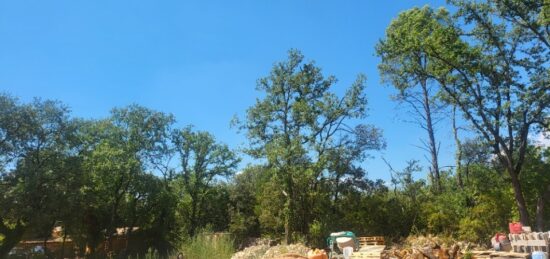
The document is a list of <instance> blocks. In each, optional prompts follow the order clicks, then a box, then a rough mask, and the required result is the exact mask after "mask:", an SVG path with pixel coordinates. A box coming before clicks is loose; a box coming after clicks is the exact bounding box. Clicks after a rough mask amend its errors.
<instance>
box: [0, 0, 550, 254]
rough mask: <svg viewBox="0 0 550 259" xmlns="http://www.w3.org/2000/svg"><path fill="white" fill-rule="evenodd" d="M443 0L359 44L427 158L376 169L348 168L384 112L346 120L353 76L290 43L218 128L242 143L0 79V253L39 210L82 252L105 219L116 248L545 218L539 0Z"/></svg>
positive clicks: (43, 227)
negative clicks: (82, 108) (445, 2)
mask: <svg viewBox="0 0 550 259" xmlns="http://www.w3.org/2000/svg"><path fill="white" fill-rule="evenodd" d="M450 4H452V5H453V6H454V7H453V8H454V9H453V10H454V11H453V12H451V11H449V10H446V9H443V8H440V9H432V8H431V7H428V6H425V7H422V8H413V9H410V10H407V11H404V12H402V13H400V14H399V15H398V16H397V17H396V18H395V19H394V21H393V22H392V23H391V24H390V25H389V27H388V28H387V30H386V35H385V37H384V38H383V39H380V42H379V44H378V46H377V48H376V53H377V54H378V56H379V58H380V64H379V71H380V74H381V75H382V77H383V79H384V82H385V83H386V84H387V85H388V87H394V88H395V89H396V90H397V91H396V92H397V94H396V95H395V96H392V98H393V100H395V102H396V104H400V105H399V106H398V107H400V112H401V111H402V112H403V114H404V116H408V117H409V119H410V120H411V121H412V122H413V124H411V126H414V127H420V128H422V129H423V130H425V138H423V139H422V140H419V143H420V144H419V152H425V154H426V157H427V160H428V161H429V167H422V166H420V162H419V161H415V160H410V161H408V162H407V166H406V167H404V168H395V167H392V165H391V164H388V171H389V174H390V177H388V178H390V179H391V180H390V181H387V182H385V181H383V180H380V179H369V178H368V177H367V172H366V169H365V168H364V166H365V165H368V163H369V158H371V157H372V154H374V153H375V152H377V151H379V150H383V149H384V148H385V147H386V143H385V141H384V136H383V129H382V128H379V127H378V126H377V125H369V124H365V123H363V122H364V121H365V118H366V117H367V110H368V96H366V94H365V87H366V76H364V75H357V79H356V81H355V82H354V83H353V84H352V85H350V86H348V87H347V88H346V89H347V90H346V91H345V93H344V94H342V95H339V94H336V93H335V91H334V90H333V89H334V86H335V85H337V84H338V83H337V80H336V78H335V77H334V76H331V75H329V73H330V71H322V69H321V67H320V66H319V65H317V64H316V63H315V62H313V61H309V60H308V59H307V58H305V57H304V56H303V55H302V53H301V52H300V51H298V50H294V49H293V50H290V51H289V52H288V58H287V59H286V60H284V61H281V62H278V63H275V64H274V66H273V68H272V70H271V71H270V72H269V73H268V74H267V75H266V76H265V77H261V78H260V79H259V80H258V83H257V86H256V88H257V90H258V91H259V94H260V96H261V97H260V98H258V99H257V100H256V103H255V104H254V105H253V106H251V107H249V108H248V109H247V110H246V111H235V112H237V113H238V114H239V115H238V116H236V118H235V119H234V120H233V121H232V122H231V125H232V127H231V129H228V130H234V131H237V132H239V133H240V134H243V135H244V136H246V139H247V146H246V148H245V149H244V150H236V149H232V148H231V147H229V146H227V145H226V144H224V143H221V142H219V141H218V140H217V139H216V137H215V136H213V135H212V134H210V133H209V132H205V131H200V130H197V129H195V128H194V127H192V126H187V127H183V128H178V127H176V125H177V124H176V118H174V116H173V115H171V114H167V113H163V112H158V111H155V110H152V109H149V108H147V107H143V106H140V105H129V106H127V107H119V108H114V109H112V111H111V113H110V115H109V116H108V117H105V118H96V119H82V118H78V117H75V116H73V115H71V112H70V109H69V107H67V106H65V105H64V104H63V103H61V102H58V101H54V100H43V99H40V98H37V99H35V100H34V101H31V102H22V101H20V100H19V99H18V98H17V97H15V96H12V95H10V94H9V93H4V94H1V95H0V107H1V108H0V194H1V195H0V208H1V210H0V257H2V258H3V257H4V256H5V255H6V254H7V253H8V252H9V251H10V250H11V249H12V248H13V247H14V246H15V245H16V244H17V243H18V242H19V241H21V240H23V239H47V238H48V237H49V236H50V234H51V231H52V228H53V227H56V226H62V227H63V235H64V236H70V238H71V239H72V240H74V242H75V243H76V244H78V247H80V248H81V251H80V253H81V254H85V253H87V254H88V255H90V256H94V255H98V256H102V253H103V250H99V249H98V247H99V246H100V244H104V243H105V242H106V243H108V242H109V241H110V238H111V237H112V234H113V233H115V232H116V229H117V228H121V227H127V228H128V229H130V231H127V232H126V233H125V235H127V238H128V240H130V242H136V243H135V244H134V245H133V246H132V245H129V247H131V249H129V250H128V251H126V252H125V253H127V254H135V253H144V252H146V251H147V250H149V249H155V250H156V251H158V252H159V253H161V254H162V255H166V254H168V253H170V252H171V251H174V250H177V249H179V247H180V245H181V244H182V243H184V242H186V241H188V240H190V239H191V238H192V237H194V236H196V235H197V234H198V233H201V232H203V231H211V232H229V233H231V236H232V237H233V238H234V239H235V243H236V244H237V245H239V244H242V243H244V242H245V241H246V240H247V238H250V237H260V236H262V237H271V238H273V239H276V240H281V242H286V243H293V242H304V243H307V244H310V245H311V246H316V247H322V246H323V244H324V239H325V238H326V236H327V235H328V234H329V233H330V232H334V231H339V230H352V231H354V232H355V233H357V234H358V235H382V236H385V237H387V238H388V239H394V240H396V239H399V238H401V237H406V236H408V235H412V234H437V235H444V236H449V237H453V238H457V239H461V240H468V241H472V242H481V243H483V242H487V241H488V239H489V238H490V237H491V236H492V235H493V234H494V233H495V232H498V231H501V232H504V231H505V230H506V229H507V226H508V223H509V222H511V221H520V222H521V223H523V224H524V225H529V226H532V227H533V228H534V229H539V230H547V229H548V228H549V227H550V216H548V215H550V147H548V146H544V145H539V144H537V143H536V142H534V140H533V139H534V137H533V136H536V135H538V134H545V133H546V134H547V133H548V132H550V128H549V123H550V119H549V118H550V115H549V112H550V28H549V27H550V7H549V6H550V2H548V0H523V1H519V0H499V1H488V2H477V1H476V2H471V1H460V0H453V1H451V2H450ZM343 40H345V39H343ZM259 76H261V75H259ZM251 87H254V86H251ZM340 87H344V86H340ZM178 119H179V120H181V121H180V122H185V118H178ZM436 130H439V131H449V132H450V133H451V134H452V135H453V136H454V142H455V146H456V154H455V158H456V159H455V165H454V166H452V167H442V166H440V165H439V163H438V156H439V155H440V154H439V141H438V139H437V138H436V136H437V135H436V134H434V132H435V131H436ZM243 156H249V157H251V158H252V159H253V161H254V163H252V164H249V165H246V166H245V165H241V157H243ZM393 159H394V160H395V159H397V158H393ZM398 159H402V160H407V158H406V157H403V158H398ZM241 168H244V169H243V170H240V169H241ZM238 170H239V171H238ZM417 175H426V177H414V176H417ZM133 229H136V231H133Z"/></svg>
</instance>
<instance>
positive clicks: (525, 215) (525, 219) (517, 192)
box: [507, 167, 530, 226]
mask: <svg viewBox="0 0 550 259" xmlns="http://www.w3.org/2000/svg"><path fill="white" fill-rule="evenodd" d="M507 170H508V174H509V175H510V178H511V180H512V188H513V189H514V198H515V200H516V205H517V206H518V211H519V220H520V222H521V224H522V225H524V226H530V224H529V211H527V205H526V203H525V198H524V197H523V191H522V189H521V183H520V182H519V179H518V174H517V172H516V171H515V170H514V169H513V168H510V167H508V169H507Z"/></svg>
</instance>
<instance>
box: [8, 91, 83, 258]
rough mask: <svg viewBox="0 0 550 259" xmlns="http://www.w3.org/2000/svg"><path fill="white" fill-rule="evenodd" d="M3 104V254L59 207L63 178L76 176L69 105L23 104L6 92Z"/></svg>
mask: <svg viewBox="0 0 550 259" xmlns="http://www.w3.org/2000/svg"><path fill="white" fill-rule="evenodd" d="M0 107H1V108H2V109H0V149H1V152H0V165H1V166H2V167H1V168H0V172H1V175H0V192H1V193H2V195H1V196H0V207H2V210H1V211H0V234H1V235H2V236H3V237H4V239H3V240H2V242H1V243H0V257H5V256H6V254H7V253H8V252H9V251H10V250H11V248H12V247H13V246H15V245H16V244H17V243H18V242H19V240H20V239H21V238H22V236H23V234H24V233H25V231H26V230H27V229H28V228H30V227H34V226H35V225H36V224H40V223H44V222H43V221H42V220H43V219H52V218H54V215H56V213H57V211H58V210H59V209H60V204H59V199H60V196H59V194H60V193H62V191H63V190H62V189H61V188H62V185H63V184H62V183H63V182H62V181H69V180H70V179H74V178H73V177H70V176H68V173H69V172H71V173H72V172H74V171H70V170H66V169H67V168H66V167H65V162H66V161H67V160H68V159H69V157H70V156H71V152H70V151H71V146H70V143H72V142H71V141H70V138H71V135H72V134H73V132H74V128H73V127H72V125H71V123H70V120H69V118H68V113H69V112H68V109H67V108H66V107H64V106H63V105H61V104H60V103H59V102H56V101H48V100H46V101H43V100H40V99H35V100H34V101H33V102H31V103H28V104H21V103H19V101H18V100H17V99H15V98H13V97H11V96H8V95H4V94H2V95H0ZM58 191H59V193H58ZM53 220H55V219H53ZM48 224H50V223H48ZM52 224H53V223H52Z"/></svg>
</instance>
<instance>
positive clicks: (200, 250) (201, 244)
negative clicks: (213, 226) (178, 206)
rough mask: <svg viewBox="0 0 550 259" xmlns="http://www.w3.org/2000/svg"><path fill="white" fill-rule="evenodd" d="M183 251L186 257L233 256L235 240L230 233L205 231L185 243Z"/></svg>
mask: <svg viewBox="0 0 550 259" xmlns="http://www.w3.org/2000/svg"><path fill="white" fill-rule="evenodd" d="M181 251H182V252H183V253H184V254H185V256H186V258H191V259H200V258H220V259H223V258H231V256H232V255H233V253H234V252H235V248H234V242H233V239H232V238H231V236H230V235H228V234H216V233H209V232H203V233H200V234H198V235H197V236H195V237H194V238H192V239H190V240H189V241H187V242H185V243H183V246H182V248H181Z"/></svg>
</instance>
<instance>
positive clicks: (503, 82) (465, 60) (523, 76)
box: [399, 0, 550, 225]
mask: <svg viewBox="0 0 550 259" xmlns="http://www.w3.org/2000/svg"><path fill="white" fill-rule="evenodd" d="M451 3H453V4H455V5H456V6H457V7H458V9H459V10H458V11H457V13H456V14H455V16H454V18H453V17H451V16H450V15H448V14H447V12H446V11H444V10H439V11H437V12H435V11H433V10H431V9H430V8H428V7H425V8H423V9H418V8H415V9H412V10H409V11H407V12H406V13H407V14H409V15H407V16H406V21H402V22H399V23H404V24H411V25H415V24H416V25H420V24H422V25H423V26H410V27H406V28H407V29H406V30H405V29H404V30H403V34H402V36H403V37H402V40H401V46H402V47H403V49H407V48H420V49H421V50H422V51H423V52H424V55H426V56H429V57H430V59H431V60H432V61H433V67H434V69H433V70H432V71H431V72H430V74H429V75H427V76H429V77H430V78H433V80H436V81H437V82H438V83H439V85H440V86H441V89H442V90H443V93H444V94H445V95H446V96H447V97H448V99H450V100H452V102H453V104H455V105H457V107H459V108H460V110H461V111H462V113H463V114H464V116H465V118H466V119H467V120H468V121H469V123H470V124H471V125H472V126H473V128H474V129H475V130H476V131H477V132H478V133H479V135H480V136H481V137H483V139H484V141H485V142H487V143H489V145H490V147H491V148H492V152H493V153H494V154H495V155H496V156H497V158H498V161H499V163H500V164H501V165H502V167H503V168H504V169H505V170H506V171H507V173H508V175H509V176H510V183H511V184H512V186H513V189H514V197H515V200H516V204H517V207H518V211H519V214H520V220H521V222H522V223H523V224H525V225H529V221H530V218H529V212H528V211H529V210H528V208H527V206H526V202H525V197H524V193H523V188H522V185H521V181H520V174H521V171H522V168H523V165H524V163H525V156H526V151H527V147H528V142H529V133H530V132H532V130H536V129H537V127H547V123H548V121H547V120H546V118H547V116H548V111H549V110H548V109H549V107H550V106H549V103H550V94H549V92H550V91H549V87H550V84H549V81H548V80H549V78H550V76H549V73H550V69H549V62H550V54H549V51H550V48H549V45H548V37H549V36H548V32H549V30H548V24H544V23H541V22H540V20H541V19H539V17H538V16H539V14H541V13H542V7H543V1H542V0H539V1H527V2H525V1H489V2H485V3H479V2H471V1H452V2H451ZM402 17H405V16H402ZM403 19H405V18H403ZM425 31H429V32H430V33H429V34H422V32H425Z"/></svg>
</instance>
